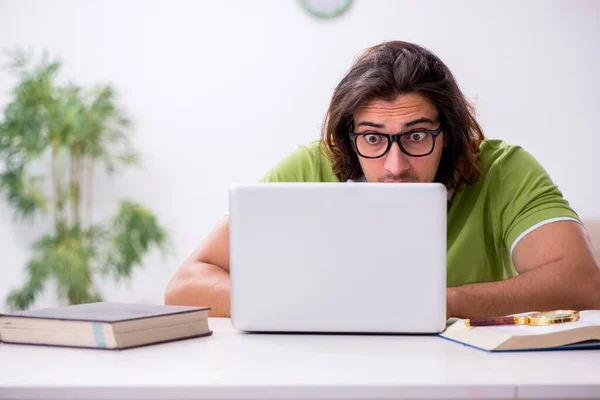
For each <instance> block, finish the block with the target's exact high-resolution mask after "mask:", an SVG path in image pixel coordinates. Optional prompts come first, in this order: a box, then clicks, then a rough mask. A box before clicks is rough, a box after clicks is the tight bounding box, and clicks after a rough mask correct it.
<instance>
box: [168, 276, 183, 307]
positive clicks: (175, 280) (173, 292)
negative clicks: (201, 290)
mask: <svg viewBox="0 0 600 400" xmlns="http://www.w3.org/2000/svg"><path fill="white" fill-rule="evenodd" d="M180 275H181V271H177V272H176V273H175V275H173V277H172V278H171V280H170V281H169V283H168V284H167V288H166V290H165V295H164V301H165V304H166V305H184V303H185V300H184V298H185V284H184V282H185V280H184V279H182V277H181V276H180Z"/></svg>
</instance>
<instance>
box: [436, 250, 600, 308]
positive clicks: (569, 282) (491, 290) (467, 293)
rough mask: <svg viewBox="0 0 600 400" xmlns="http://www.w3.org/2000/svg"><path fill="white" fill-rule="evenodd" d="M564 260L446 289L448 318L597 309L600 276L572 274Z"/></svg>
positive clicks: (599, 293) (596, 272)
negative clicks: (495, 280)
mask: <svg viewBox="0 0 600 400" xmlns="http://www.w3.org/2000/svg"><path fill="white" fill-rule="evenodd" d="M563 262H565V261H564V260H559V261H555V262H553V263H551V264H548V265H545V266H542V267H539V268H536V269H533V270H531V271H528V272H526V273H523V274H521V275H518V276H516V277H513V278H510V279H507V280H504V281H499V282H484V283H473V284H466V285H462V286H457V287H452V288H448V291H447V296H448V312H449V313H450V314H451V315H449V316H448V317H460V318H478V317H492V316H500V315H508V314H516V313H521V312H528V311H544V310H546V311H547V310H555V309H576V310H582V309H598V308H600V272H599V271H597V270H593V269H590V270H587V271H588V272H589V273H581V272H578V273H574V272H573V271H580V270H581V269H578V268H572V269H570V268H565V265H562V264H561V263H563Z"/></svg>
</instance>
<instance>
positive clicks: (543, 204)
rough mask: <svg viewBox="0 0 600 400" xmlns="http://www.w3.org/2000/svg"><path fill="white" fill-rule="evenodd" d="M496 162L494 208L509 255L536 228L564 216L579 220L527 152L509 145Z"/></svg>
mask: <svg viewBox="0 0 600 400" xmlns="http://www.w3.org/2000/svg"><path fill="white" fill-rule="evenodd" d="M497 162H498V165H497V173H498V178H499V180H498V187H497V189H498V190H497V195H496V210H497V216H498V219H499V222H500V225H501V229H502V237H503V240H504V244H505V246H506V248H507V249H509V251H510V255H511V257H512V252H513V249H514V247H515V245H516V244H517V243H518V241H519V240H520V239H522V238H523V237H524V236H525V235H526V234H528V233H529V232H531V231H532V230H534V229H536V228H537V227H539V226H542V225H544V224H547V223H550V222H553V221H558V220H564V219H569V220H575V221H577V222H581V220H580V218H579V216H578V215H577V214H576V213H575V211H574V210H573V209H572V208H571V206H570V205H569V202H568V201H567V200H566V199H565V198H564V197H563V194H562V192H561V191H560V190H559V188H558V186H557V185H556V184H555V183H554V182H553V181H552V179H551V178H550V176H549V175H548V173H547V171H546V170H545V169H544V168H543V167H542V165H540V163H539V162H538V161H537V160H536V159H535V158H534V157H533V156H532V155H531V154H530V153H529V152H527V151H526V150H524V149H523V148H521V147H518V146H515V147H511V148H510V149H509V150H507V151H506V153H505V154H504V155H502V156H501V157H500V158H499V159H498V160H497Z"/></svg>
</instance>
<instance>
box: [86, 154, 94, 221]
mask: <svg viewBox="0 0 600 400" xmlns="http://www.w3.org/2000/svg"><path fill="white" fill-rule="evenodd" d="M85 161H86V164H85V173H86V177H85V191H86V193H85V224H86V227H90V226H91V225H92V205H93V196H94V160H92V158H91V157H87V158H86V160H85Z"/></svg>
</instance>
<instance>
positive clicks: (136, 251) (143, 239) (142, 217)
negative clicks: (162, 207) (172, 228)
mask: <svg viewBox="0 0 600 400" xmlns="http://www.w3.org/2000/svg"><path fill="white" fill-rule="evenodd" d="M109 231H110V232H111V239H110V243H109V246H110V247H109V255H108V260H107V262H106V264H105V266H106V268H107V271H105V272H108V273H110V274H112V275H113V276H114V277H115V278H117V279H121V278H129V277H131V274H132V271H133V267H134V266H135V265H139V264H141V262H142V259H143V257H144V256H145V255H146V254H147V253H148V252H149V251H150V250H151V249H153V248H156V249H159V250H164V249H165V248H166V244H167V234H166V232H165V230H164V229H163V228H162V227H161V226H160V225H159V224H158V221H157V218H156V216H155V215H154V214H152V212H151V211H149V210H148V209H146V208H144V207H143V206H141V205H139V204H136V203H133V202H131V201H127V200H125V201H122V202H121V204H120V207H119V211H118V213H117V215H116V216H115V217H114V218H113V219H112V222H111V224H110V227H109Z"/></svg>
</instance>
